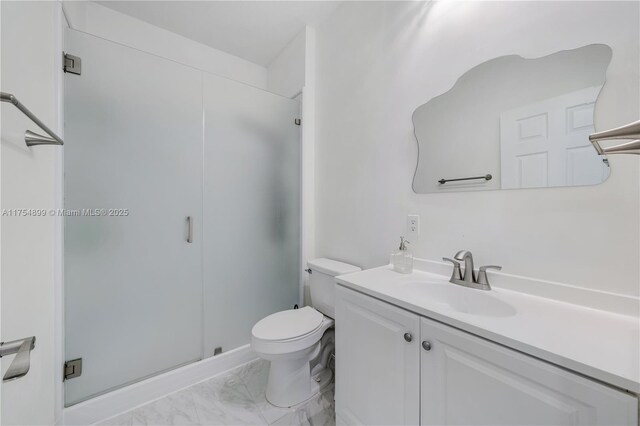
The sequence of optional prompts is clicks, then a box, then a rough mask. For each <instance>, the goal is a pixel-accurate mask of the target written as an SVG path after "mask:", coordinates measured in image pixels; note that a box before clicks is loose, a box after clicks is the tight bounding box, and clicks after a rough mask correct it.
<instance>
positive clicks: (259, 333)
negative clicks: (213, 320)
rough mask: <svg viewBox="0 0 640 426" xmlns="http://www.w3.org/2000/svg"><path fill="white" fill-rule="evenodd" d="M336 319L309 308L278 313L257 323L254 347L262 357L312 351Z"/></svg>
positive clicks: (252, 331) (252, 342)
mask: <svg viewBox="0 0 640 426" xmlns="http://www.w3.org/2000/svg"><path fill="white" fill-rule="evenodd" d="M332 326H333V320H332V319H331V318H329V317H325V316H324V315H322V313H320V312H319V311H317V310H315V309H314V308H312V307H310V306H306V307H304V308H301V309H291V310H288V311H282V312H276V313H275V314H272V315H269V316H268V317H266V318H263V319H262V320H260V321H258V322H257V323H256V325H254V326H253V329H252V330H251V347H252V349H253V350H254V351H255V352H257V353H260V354H262V355H267V356H270V355H283V356H287V357H289V356H290V357H296V356H298V352H300V351H306V350H309V349H311V348H312V347H313V346H314V345H315V344H317V343H318V342H319V341H320V339H321V338H322V335H323V334H324V332H325V331H326V330H327V329H328V328H330V327H332Z"/></svg>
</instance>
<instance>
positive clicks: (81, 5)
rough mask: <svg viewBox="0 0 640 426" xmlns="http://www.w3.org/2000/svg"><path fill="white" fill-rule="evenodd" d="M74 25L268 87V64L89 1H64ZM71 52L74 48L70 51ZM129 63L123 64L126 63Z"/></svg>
mask: <svg viewBox="0 0 640 426" xmlns="http://www.w3.org/2000/svg"><path fill="white" fill-rule="evenodd" d="M64 10H65V14H66V16H67V19H68V20H69V24H70V26H71V28H73V29H75V30H78V31H83V32H86V33H89V34H93V35H95V36H98V37H102V38H104V39H107V40H111V41H114V42H116V43H121V44H124V45H126V46H129V47H133V48H136V49H140V50H143V51H145V52H149V53H153V54H155V55H158V56H161V57H163V58H167V59H171V60H173V61H176V62H180V63H182V64H185V65H189V66H192V67H194V68H197V69H200V70H202V71H207V72H210V73H212V74H215V75H219V76H221V77H225V78H230V79H232V80H236V81H240V82H242V83H246V84H249V85H251V86H255V87H259V88H261V89H266V87H267V70H266V68H265V67H262V66H260V65H257V64H254V63H252V62H249V61H247V60H244V59H241V58H238V57H237V56H233V55H230V54H228V53H225V52H223V51H221V50H217V49H213V48H211V47H209V46H206V45H204V44H201V43H198V42H196V41H193V40H190V39H188V38H186V37H183V36H180V35H178V34H175V33H172V32H170V31H167V30H164V29H162V28H160V27H156V26H154V25H151V24H148V23H146V22H144V21H141V20H139V19H136V18H132V17H130V16H128V15H125V14H122V13H120V12H116V11H114V10H112V9H109V8H107V7H104V6H101V5H99V4H97V3H93V2H89V1H65V2H64ZM69 53H72V54H73V52H69ZM124 65H126V64H123V66H124Z"/></svg>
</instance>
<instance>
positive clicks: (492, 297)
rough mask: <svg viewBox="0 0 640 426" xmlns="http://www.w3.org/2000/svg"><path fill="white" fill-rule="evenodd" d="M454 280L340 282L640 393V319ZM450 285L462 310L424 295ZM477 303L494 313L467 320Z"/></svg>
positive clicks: (365, 274) (388, 272)
mask: <svg viewBox="0 0 640 426" xmlns="http://www.w3.org/2000/svg"><path fill="white" fill-rule="evenodd" d="M448 280H449V277H444V276H441V275H436V274H432V273H427V272H422V271H418V270H414V272H413V273H411V274H399V273H397V272H394V271H393V270H392V268H391V267H390V266H383V267H380V268H374V269H368V270H365V271H362V272H356V273H353V274H348V275H341V276H339V277H337V282H338V284H339V285H342V286H344V287H347V288H351V289H354V290H357V291H359V292H361V293H365V294H368V295H370V296H373V297H376V298H378V299H380V300H383V301H385V302H388V303H391V304H394V305H396V306H399V307H401V308H404V309H406V310H408V311H412V312H415V313H417V314H419V315H421V316H425V317H428V318H432V319H434V320H437V321H441V322H443V323H446V324H448V325H451V326H453V327H456V328H459V329H461V330H464V331H467V332H469V333H473V334H475V335H477V336H480V337H484V338H486V339H489V340H492V341H494V342H497V343H500V344H502V345H504V346H507V347H510V348H513V349H516V350H518V351H521V352H524V353H526V354H529V355H532V356H535V357H537V358H540V359H543V360H545V361H548V362H551V363H553V364H556V365H559V366H562V367H564V368H567V369H569V370H573V371H575V372H578V373H580V374H583V375H585V376H589V377H592V378H594V379H597V380H600V381H602V382H605V383H609V384H612V385H614V386H617V387H619V388H622V389H627V390H630V391H632V392H635V393H640V318H638V317H634V316H627V315H619V314H615V313H611V312H606V311H601V310H597V309H593V308H588V307H584V306H580V305H573V304H570V303H566V302H561V301H557V300H553V299H546V298H542V297H538V296H533V295H529V294H524V293H519V292H515V291H511V290H505V289H502V288H495V287H494V288H493V289H492V290H491V291H482V290H475V289H470V288H466V287H462V286H457V285H455V284H450V283H448ZM445 284H446V285H447V286H452V287H455V288H457V289H460V290H459V293H455V294H456V295H458V294H459V295H460V299H461V300H462V301H461V304H462V305H461V306H462V309H460V307H458V309H455V308H453V307H451V306H450V305H448V304H446V303H443V302H442V301H438V300H435V299H433V298H432V297H429V292H428V291H424V294H423V293H422V292H421V291H420V290H421V286H422V285H424V286H440V288H441V289H442V286H443V285H445ZM446 290H449V289H448V288H446ZM456 291H458V290H453V292H456ZM476 302H477V303H479V304H481V305H483V306H485V309H486V310H487V312H491V313H490V314H471V313H465V312H462V311H463V310H465V309H464V305H465V304H468V306H473V304H474V303H476ZM488 302H490V303H488ZM494 308H495V309H494ZM492 311H495V315H493V312H492Z"/></svg>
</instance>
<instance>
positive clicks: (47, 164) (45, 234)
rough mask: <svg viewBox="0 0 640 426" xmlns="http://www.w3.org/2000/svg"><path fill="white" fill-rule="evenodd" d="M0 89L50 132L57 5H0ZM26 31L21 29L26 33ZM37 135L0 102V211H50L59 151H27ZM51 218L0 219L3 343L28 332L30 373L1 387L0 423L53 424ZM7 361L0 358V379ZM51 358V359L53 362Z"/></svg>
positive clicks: (56, 367) (57, 45)
mask: <svg viewBox="0 0 640 426" xmlns="http://www.w3.org/2000/svg"><path fill="white" fill-rule="evenodd" d="M0 7H1V9H0V10H1V15H2V17H1V25H0V35H1V38H2V40H1V45H2V49H1V52H2V55H1V57H2V65H1V75H0V84H1V87H2V90H3V91H7V92H10V93H13V94H15V95H16V96H17V97H18V98H19V99H20V101H21V102H22V103H24V104H25V105H26V106H27V107H28V108H29V109H31V110H32V111H33V112H34V113H35V114H36V115H37V116H38V117H39V118H40V119H41V120H42V121H43V122H45V123H46V124H48V125H49V127H51V128H53V129H56V128H57V126H56V123H57V122H58V116H57V112H56V111H57V103H58V88H57V81H58V78H59V74H60V67H59V66H60V64H61V63H60V59H59V58H60V53H59V52H60V50H61V45H60V37H59V33H60V19H61V16H62V15H61V12H60V4H59V3H58V2H2V3H1V6H0ZM25 28H28V29H29V30H28V31H25ZM27 129H29V130H32V131H37V132H38V133H42V132H41V131H39V129H38V128H37V126H35V125H34V124H33V123H32V122H31V121H29V120H28V119H27V118H26V117H25V116H24V115H22V113H20V112H19V111H18V110H17V109H16V108H15V107H14V106H13V105H10V104H6V103H3V104H2V133H1V145H0V157H1V162H0V164H1V183H0V185H1V187H0V191H1V197H0V204H1V208H2V209H15V208H34V209H50V208H52V207H54V206H55V198H54V197H55V183H56V176H55V173H56V169H55V164H54V163H55V159H56V158H57V156H58V155H59V154H60V149H61V148H60V147H50V146H49V147H48V146H42V147H34V148H27V147H26V146H25V143H24V131H25V130H27ZM55 224H56V220H55V219H54V218H53V217H51V216H45V217H8V216H3V217H2V219H1V222H0V226H1V245H2V247H1V249H2V258H1V262H0V267H1V275H0V279H1V299H2V301H1V312H2V314H1V318H2V330H1V331H2V340H4V341H9V340H15V339H20V338H23V337H27V336H31V335H35V336H36V347H35V349H34V350H33V351H32V353H31V369H30V371H29V373H28V374H27V375H26V376H25V377H23V378H21V379H19V380H16V381H13V382H8V383H2V419H1V423H2V424H6V425H10V424H31V425H35V424H38V425H41V424H42V425H44V424H53V423H54V418H55V413H56V407H55V397H56V383H57V382H56V379H57V378H58V377H59V374H57V373H58V372H59V371H60V369H61V365H56V364H55V363H54V359H56V357H55V355H54V352H55V350H54V345H55V343H54V338H53V334H54V323H55V319H54V244H55V243H56V240H55V235H56V225H55ZM12 360H13V356H10V357H6V358H3V359H2V374H4V372H5V371H6V369H7V368H8V366H9V364H10V362H11V361H12ZM56 360H57V359H56Z"/></svg>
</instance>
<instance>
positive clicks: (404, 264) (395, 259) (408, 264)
mask: <svg viewBox="0 0 640 426" xmlns="http://www.w3.org/2000/svg"><path fill="white" fill-rule="evenodd" d="M407 244H409V241H407V240H405V238H404V237H400V247H399V248H398V251H397V252H395V253H393V254H392V255H391V263H392V264H393V270H394V271H396V272H400V273H401V274H410V273H411V272H413V253H411V251H409V249H408V248H407Z"/></svg>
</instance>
